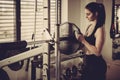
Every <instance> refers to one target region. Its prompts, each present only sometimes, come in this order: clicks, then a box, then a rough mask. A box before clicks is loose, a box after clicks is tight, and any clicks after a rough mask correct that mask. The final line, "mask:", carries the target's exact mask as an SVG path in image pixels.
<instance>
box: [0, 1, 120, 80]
mask: <svg viewBox="0 0 120 80" xmlns="http://www.w3.org/2000/svg"><path fill="white" fill-rule="evenodd" d="M89 2H98V3H103V4H104V6H105V12H106V21H105V31H106V33H105V34H106V35H105V36H106V38H105V43H104V46H103V50H102V53H103V54H102V56H103V58H104V59H105V61H106V63H107V72H106V80H120V76H119V74H120V33H119V32H120V0H0V80H80V77H81V75H82V73H81V69H82V68H81V66H82V63H83V57H84V52H83V51H82V50H81V49H78V47H79V46H80V47H82V45H81V43H80V44H76V42H74V41H73V42H71V41H70V39H71V38H67V37H68V34H71V33H69V26H72V28H74V29H78V28H79V29H80V31H81V32H82V33H85V29H86V26H87V25H88V23H89V22H88V21H87V20H86V19H85V13H84V8H85V5H86V4H87V3H89ZM113 25H114V28H113V27H112V26H113Z"/></svg>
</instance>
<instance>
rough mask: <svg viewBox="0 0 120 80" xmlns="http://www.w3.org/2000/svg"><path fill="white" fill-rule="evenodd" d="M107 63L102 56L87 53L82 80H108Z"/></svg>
mask: <svg viewBox="0 0 120 80" xmlns="http://www.w3.org/2000/svg"><path fill="white" fill-rule="evenodd" d="M106 70H107V65H106V62H105V61H104V59H103V58H102V56H99V57H98V56H95V55H85V57H84V64H83V68H82V76H81V78H82V80H106V77H105V76H106Z"/></svg>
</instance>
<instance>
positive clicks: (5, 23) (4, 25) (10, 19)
mask: <svg viewBox="0 0 120 80" xmlns="http://www.w3.org/2000/svg"><path fill="white" fill-rule="evenodd" d="M15 13H16V11H15V2H14V0H0V42H11V41H14V40H15V34H16V33H15V32H16V30H15V24H16V22H15V21H16V19H15Z"/></svg>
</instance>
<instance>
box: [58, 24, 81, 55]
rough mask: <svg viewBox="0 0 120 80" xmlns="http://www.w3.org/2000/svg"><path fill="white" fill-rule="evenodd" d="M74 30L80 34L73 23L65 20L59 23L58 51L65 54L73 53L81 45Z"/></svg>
mask: <svg viewBox="0 0 120 80" xmlns="http://www.w3.org/2000/svg"><path fill="white" fill-rule="evenodd" d="M75 31H77V32H78V33H80V34H81V31H80V29H79V27H77V26H76V25H75V24H74V23H70V22H65V23H63V24H61V25H60V45H59V47H60V52H61V53H63V54H66V55H69V54H72V53H75V52H76V51H77V50H79V49H80V48H81V47H82V46H83V45H82V44H81V42H79V41H78V40H77V39H76V37H75Z"/></svg>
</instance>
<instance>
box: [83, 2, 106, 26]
mask: <svg viewBox="0 0 120 80" xmlns="http://www.w3.org/2000/svg"><path fill="white" fill-rule="evenodd" d="M85 8H86V9H88V10H90V11H91V12H92V13H93V14H94V15H95V14H96V12H97V13H98V16H97V24H96V25H97V27H101V26H103V24H105V17H106V15H105V8H104V5H103V4H102V3H96V2H91V3H89V4H87V5H86V6H85Z"/></svg>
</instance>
